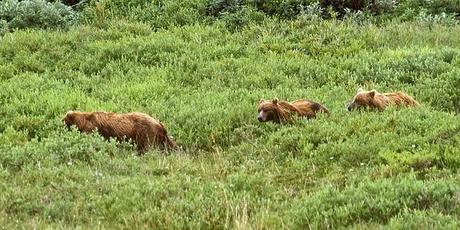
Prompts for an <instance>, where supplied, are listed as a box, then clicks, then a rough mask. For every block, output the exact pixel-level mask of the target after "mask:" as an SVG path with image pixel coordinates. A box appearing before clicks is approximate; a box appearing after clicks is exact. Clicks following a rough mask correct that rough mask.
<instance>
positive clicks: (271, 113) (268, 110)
mask: <svg viewBox="0 0 460 230" xmlns="http://www.w3.org/2000/svg"><path fill="white" fill-rule="evenodd" d="M258 113H259V115H258V116H257V119H258V120H259V121H260V122H267V121H274V122H280V120H281V119H280V116H281V115H280V108H279V107H278V99H277V98H275V99H273V100H263V99H260V101H259V106H258Z"/></svg>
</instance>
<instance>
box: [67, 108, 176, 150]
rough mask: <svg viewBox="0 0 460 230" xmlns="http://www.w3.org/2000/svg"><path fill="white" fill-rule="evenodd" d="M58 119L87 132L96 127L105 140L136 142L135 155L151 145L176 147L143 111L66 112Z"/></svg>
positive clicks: (155, 122)
mask: <svg viewBox="0 0 460 230" xmlns="http://www.w3.org/2000/svg"><path fill="white" fill-rule="evenodd" d="M62 120H63V122H64V123H65V124H66V125H67V127H69V128H70V127H71V126H72V125H75V126H76V127H77V128H78V130H79V131H80V132H82V133H91V132H93V131H95V130H96V129H97V131H98V133H99V134H100V135H102V136H103V137H104V138H105V139H107V140H108V139H110V138H115V139H116V140H117V141H119V142H122V141H125V140H131V141H132V142H134V143H135V144H136V145H137V151H138V152H139V154H143V153H144V152H145V151H147V150H148V148H149V147H152V146H159V147H160V148H161V149H162V150H166V151H167V150H169V149H175V148H176V147H177V146H176V144H175V142H174V141H173V140H171V139H170V138H169V137H168V135H167V131H166V128H165V127H164V125H163V124H162V123H160V122H159V121H157V120H155V119H153V118H152V117H150V116H149V115H147V114H144V113H137V112H134V113H107V112H78V111H69V112H67V113H66V115H65V117H64V118H63V119H62Z"/></svg>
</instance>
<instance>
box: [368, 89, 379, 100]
mask: <svg viewBox="0 0 460 230" xmlns="http://www.w3.org/2000/svg"><path fill="white" fill-rule="evenodd" d="M376 93H377V91H375V89H373V90H372V91H370V92H369V96H371V98H374V97H375V94H376Z"/></svg>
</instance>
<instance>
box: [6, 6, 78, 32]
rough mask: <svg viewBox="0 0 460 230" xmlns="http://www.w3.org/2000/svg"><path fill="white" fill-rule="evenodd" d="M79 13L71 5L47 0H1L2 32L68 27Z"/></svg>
mask: <svg viewBox="0 0 460 230" xmlns="http://www.w3.org/2000/svg"><path fill="white" fill-rule="evenodd" d="M77 19H78V14H77V13H76V12H74V11H73V10H72V9H71V8H70V7H68V6H66V5H64V4H62V3H60V2H55V3H50V2H47V1H45V0H26V1H17V0H5V1H2V2H0V21H1V22H2V23H1V27H0V32H6V31H7V30H9V29H10V30H11V29H24V28H45V29H48V28H66V27H68V26H69V25H71V24H73V23H75V22H76V21H77Z"/></svg>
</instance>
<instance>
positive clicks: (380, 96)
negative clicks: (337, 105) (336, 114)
mask: <svg viewBox="0 0 460 230" xmlns="http://www.w3.org/2000/svg"><path fill="white" fill-rule="evenodd" d="M389 105H395V106H398V107H400V106H408V107H414V106H417V105H419V103H418V102H417V101H416V100H414V98H412V97H411V96H409V95H407V94H405V93H403V92H394V93H379V92H377V91H376V90H375V89H373V90H371V91H364V90H363V89H358V92H357V94H356V95H355V96H354V97H353V100H352V101H351V102H350V103H348V105H347V108H348V111H352V110H354V109H359V108H371V109H378V110H380V111H382V110H384V109H385V108H386V107H387V106H389Z"/></svg>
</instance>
